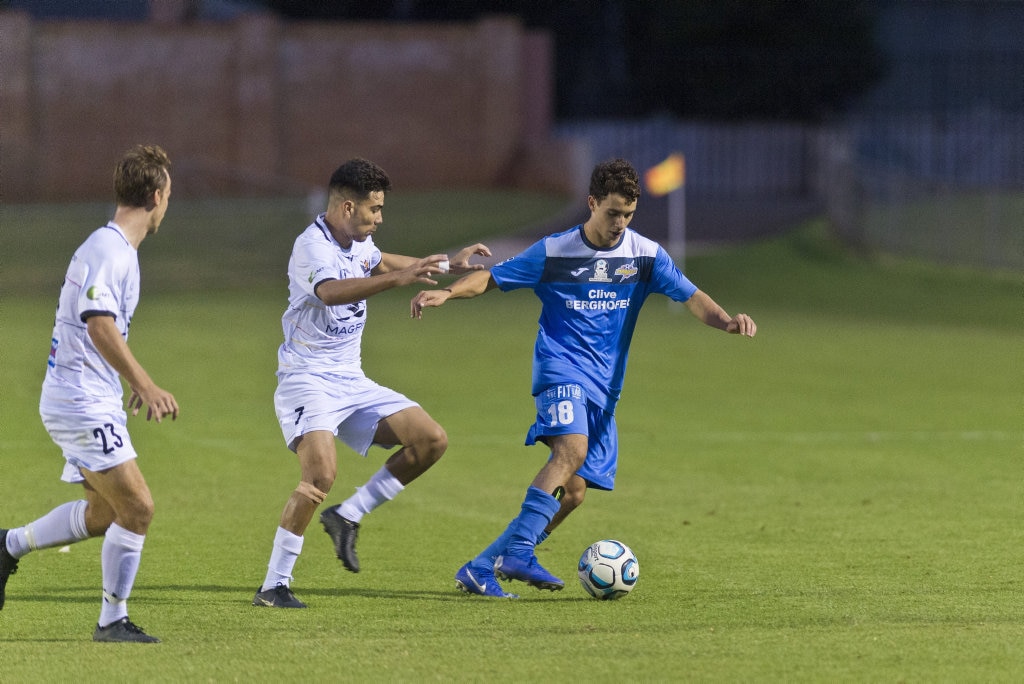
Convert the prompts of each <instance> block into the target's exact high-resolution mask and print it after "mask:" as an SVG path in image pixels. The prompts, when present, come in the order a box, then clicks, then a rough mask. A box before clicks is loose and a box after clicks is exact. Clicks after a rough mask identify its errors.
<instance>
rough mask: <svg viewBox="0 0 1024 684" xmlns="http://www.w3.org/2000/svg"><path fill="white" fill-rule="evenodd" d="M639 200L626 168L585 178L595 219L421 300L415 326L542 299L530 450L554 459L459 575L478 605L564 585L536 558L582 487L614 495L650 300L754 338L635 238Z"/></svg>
mask: <svg viewBox="0 0 1024 684" xmlns="http://www.w3.org/2000/svg"><path fill="white" fill-rule="evenodd" d="M639 197H640V178H639V175H638V174H637V172H636V169H634V168H633V166H632V165H631V164H630V163H629V162H627V161H625V160H623V159H615V160H611V161H607V162H603V163H601V164H598V165H597V166H596V167H595V168H594V171H593V173H592V174H591V178H590V190H589V197H588V198H587V203H588V206H589V209H590V218H589V219H588V220H587V221H586V222H585V223H583V224H582V225H578V226H575V227H574V228H571V229H569V230H567V231H564V232H561V233H556V234H554V235H549V236H548V237H545V238H543V239H541V240H540V241H538V242H536V243H534V244H533V245H532V246H531V247H529V248H527V249H526V250H525V251H524V252H522V253H521V254H519V255H517V256H515V257H513V258H511V259H507V260H505V261H503V262H501V263H499V264H497V265H496V266H494V267H492V268H491V269H490V270H489V271H478V272H474V273H470V274H468V275H466V276H464V277H463V278H460V279H459V280H457V281H456V282H455V283H453V284H452V285H451V287H448V288H444V289H441V290H425V291H423V292H420V293H419V294H418V295H416V297H414V298H413V300H412V302H411V313H412V316H413V317H414V318H420V317H421V316H422V315H423V309H425V308H426V307H430V306H441V305H442V304H444V303H445V302H446V301H448V300H449V299H465V298H470V297H476V296H478V295H481V294H483V293H485V292H487V291H488V290H491V289H493V288H495V287H497V288H500V289H501V290H503V291H509V290H515V289H518V288H531V289H533V291H534V293H535V294H536V295H537V297H538V298H539V299H540V300H541V304H542V308H541V314H540V321H539V323H540V329H539V331H538V333H537V342H536V345H535V347H534V354H533V389H532V393H533V396H534V399H535V402H536V407H537V417H536V422H534V424H533V425H532V426H531V427H530V430H529V432H528V433H527V436H526V444H527V445H531V444H535V443H537V442H543V443H544V444H545V445H547V447H548V448H549V449H550V450H551V456H550V458H549V460H548V461H547V463H546V464H545V465H544V467H543V468H541V470H540V472H539V473H537V476H536V477H534V479H533V482H532V483H531V484H530V487H529V488H528V489H527V491H526V497H525V499H524V500H523V504H522V508H521V510H520V512H519V514H518V515H517V516H516V517H515V518H514V519H513V520H512V522H511V523H510V524H509V525H508V527H507V528H506V529H505V531H504V532H503V533H502V534H501V535H500V536H499V537H498V538H497V539H495V540H494V541H493V542H492V543H491V544H490V546H488V547H487V548H486V549H484V550H483V551H481V552H480V553H479V554H478V555H477V556H476V557H475V558H473V559H472V560H471V561H469V562H468V563H466V564H465V565H463V566H462V567H461V568H459V570H458V572H457V573H456V575H455V582H456V586H457V587H458V588H459V589H461V590H462V591H465V592H469V593H473V594H480V595H483V596H493V597H504V598H514V597H515V595H514V594H508V593H506V592H505V591H504V590H503V589H502V587H501V585H500V584H498V582H497V581H496V576H497V577H498V578H501V579H507V580H520V581H523V582H526V583H527V584H529V585H531V586H534V587H536V588H538V589H549V590H552V591H556V590H559V589H561V588H562V587H563V586H564V582H563V581H562V580H561V579H559V578H558V577H555V576H554V575H552V574H551V573H550V572H548V571H547V570H545V569H544V568H543V567H542V566H541V565H540V563H538V562H537V557H536V555H534V549H535V547H536V545H537V544H539V543H540V542H542V541H543V540H544V539H546V538H547V536H548V534H550V533H551V531H552V530H554V529H555V527H557V526H558V525H559V524H560V523H561V522H562V521H563V520H565V518H566V516H568V515H569V514H570V513H572V511H573V510H574V509H575V508H576V507H577V506H579V505H580V504H581V503H583V498H584V496H585V495H586V491H587V488H588V487H593V488H596V489H605V490H610V489H612V488H613V487H614V484H615V471H616V465H617V460H618V437H617V433H616V427H615V405H616V403H617V402H618V399H619V393H620V391H621V389H622V383H623V378H624V376H625V371H626V358H627V356H628V352H629V343H630V340H631V339H632V336H633V329H634V327H635V326H636V321H637V317H638V316H639V314H640V309H641V307H642V306H643V303H644V301H645V300H646V299H647V297H648V295H650V294H652V293H658V294H663V295H666V296H667V297H669V298H671V299H673V300H675V301H678V302H685V305H686V307H687V309H688V310H689V311H690V313H691V314H693V315H694V316H695V317H696V318H697V319H698V320H700V321H702V322H703V323H704V324H705V325H708V326H711V327H713V328H718V329H719V330H723V331H725V332H727V333H732V334H737V335H743V336H746V337H753V336H754V334H755V333H756V332H757V326H756V325H755V324H754V321H753V320H752V319H751V318H750V316H748V315H746V314H737V315H736V316H730V315H729V314H727V313H726V312H725V310H724V309H722V307H721V306H719V305H718V304H716V303H715V301H714V300H712V299H711V297H709V296H708V295H707V294H705V293H704V292H702V291H700V290H698V289H697V287H696V286H695V285H693V283H691V282H690V281H689V280H688V279H687V278H686V276H684V275H683V274H682V272H680V270H679V269H678V268H677V267H676V265H675V263H673V261H672V259H671V257H669V255H668V253H666V252H665V250H664V249H662V248H661V247H660V246H659V245H658V244H657V243H656V242H654V241H652V240H649V239H648V238H645V237H643V236H642V235H640V234H639V233H637V232H636V231H634V230H632V229H630V228H629V227H628V226H629V222H630V220H631V219H632V218H633V213H634V212H635V211H636V205H637V200H638V199H639Z"/></svg>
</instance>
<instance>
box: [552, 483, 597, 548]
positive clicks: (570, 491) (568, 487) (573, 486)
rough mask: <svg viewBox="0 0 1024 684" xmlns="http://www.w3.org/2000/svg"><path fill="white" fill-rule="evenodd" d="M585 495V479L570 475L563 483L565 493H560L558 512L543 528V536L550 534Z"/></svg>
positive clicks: (578, 504) (580, 502) (577, 505)
mask: <svg viewBox="0 0 1024 684" xmlns="http://www.w3.org/2000/svg"><path fill="white" fill-rule="evenodd" d="M586 495H587V481H586V480H584V479H583V478H582V477H580V476H579V475H573V476H572V477H570V478H569V481H568V482H567V483H566V484H565V493H564V494H563V495H562V499H561V501H559V507H558V512H557V513H555V517H553V518H551V522H550V523H548V526H547V527H545V528H544V535H545V537H546V536H547V535H549V534H551V533H552V532H553V531H554V529H555V528H556V527H558V526H559V525H560V524H562V521H563V520H565V519H566V518H568V517H569V514H570V513H572V512H573V511H574V510H576V509H577V508H578V507H579V506H580V504H582V503H583V499H584V497H586Z"/></svg>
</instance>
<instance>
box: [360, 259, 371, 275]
mask: <svg viewBox="0 0 1024 684" xmlns="http://www.w3.org/2000/svg"><path fill="white" fill-rule="evenodd" d="M360 266H362V267H363V273H364V274H366V275H369V274H370V260H369V259H363V261H362V263H361V264H360Z"/></svg>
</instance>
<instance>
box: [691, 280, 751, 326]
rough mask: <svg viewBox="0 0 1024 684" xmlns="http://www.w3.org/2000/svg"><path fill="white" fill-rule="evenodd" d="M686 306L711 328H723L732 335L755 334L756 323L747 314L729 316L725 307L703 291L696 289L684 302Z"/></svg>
mask: <svg viewBox="0 0 1024 684" xmlns="http://www.w3.org/2000/svg"><path fill="white" fill-rule="evenodd" d="M686 308H687V309H689V311H690V313H691V314H693V315H694V316H696V317H697V318H698V319H700V321H702V322H703V323H704V324H705V325H709V326H711V327H712V328H718V329H719V330H724V331H725V332H727V333H730V334H733V335H743V336H744V337H753V336H754V335H755V334H757V324H756V323H754V319H752V318H751V317H750V316H748V315H747V314H743V313H741V314H736V315H735V316H729V314H727V313H726V312H725V309H723V308H722V307H720V306H719V305H718V304H717V303H716V302H715V300H713V299H712V298H711V297H709V296H708V295H707V294H706V293H705V292H702V291H701V290H697V291H696V292H695V293H693V296H692V297H690V299H688V300H687V302H686Z"/></svg>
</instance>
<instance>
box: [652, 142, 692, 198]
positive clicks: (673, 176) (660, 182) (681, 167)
mask: <svg viewBox="0 0 1024 684" xmlns="http://www.w3.org/2000/svg"><path fill="white" fill-rule="evenodd" d="M685 183H686V160H685V159H684V158H683V155H682V154H680V153H679V152H676V153H674V154H670V155H669V156H668V158H666V159H665V161H663V162H661V163H658V164H655V165H654V166H652V167H651V168H649V169H647V171H645V172H644V185H646V186H647V192H649V193H651V195H653V196H654V197H661V196H662V195H667V194H668V193H670V192H672V191H673V190H676V189H677V188H679V187H680V186H682V185H684V184H685Z"/></svg>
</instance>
